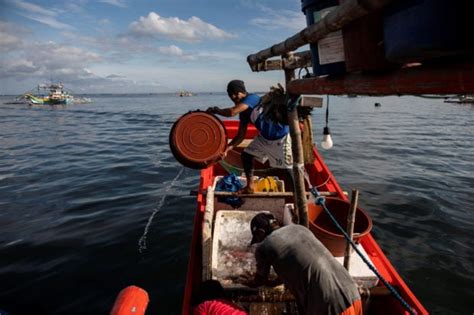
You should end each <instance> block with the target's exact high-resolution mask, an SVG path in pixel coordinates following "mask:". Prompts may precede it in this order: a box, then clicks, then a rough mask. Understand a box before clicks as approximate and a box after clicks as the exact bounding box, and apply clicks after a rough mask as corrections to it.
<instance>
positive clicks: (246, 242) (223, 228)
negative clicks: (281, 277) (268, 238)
mask: <svg viewBox="0 0 474 315" xmlns="http://www.w3.org/2000/svg"><path fill="white" fill-rule="evenodd" d="M260 212H261V211H253V210H246V211H238V210H219V211H218V212H217V213H216V219H215V223H214V233H213V241H212V262H211V266H212V279H214V280H218V281H219V282H220V283H221V284H222V286H223V287H225V288H242V287H244V286H243V285H242V284H241V283H240V281H241V280H242V275H243V274H248V275H254V274H255V272H256V262H255V246H250V241H251V240H252V232H251V231H250V221H251V220H252V218H253V217H254V216H255V215H256V214H258V213H260ZM273 275H274V276H275V277H276V275H275V274H274V272H273ZM239 280H240V281H239Z"/></svg>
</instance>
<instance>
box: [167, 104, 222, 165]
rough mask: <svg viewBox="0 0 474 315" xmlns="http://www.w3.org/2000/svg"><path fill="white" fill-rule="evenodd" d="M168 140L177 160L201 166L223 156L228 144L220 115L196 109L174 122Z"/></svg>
mask: <svg viewBox="0 0 474 315" xmlns="http://www.w3.org/2000/svg"><path fill="white" fill-rule="evenodd" d="M169 141H170V148H171V152H172V153H173V155H174V157H175V158H176V160H178V161H179V162H180V163H181V164H183V165H184V166H187V167H190V168H194V169H202V168H206V167H207V166H208V165H210V164H212V163H214V162H216V161H217V160H218V159H219V158H220V155H221V153H223V152H224V150H225V149H226V147H227V133H226V130H225V127H224V124H223V123H222V121H220V119H219V118H217V117H216V116H214V115H212V114H209V113H206V112H201V111H195V112H189V113H187V114H185V115H183V116H181V117H180V118H179V119H178V120H177V121H176V122H175V123H174V125H173V127H172V128H171V132H170V139H169Z"/></svg>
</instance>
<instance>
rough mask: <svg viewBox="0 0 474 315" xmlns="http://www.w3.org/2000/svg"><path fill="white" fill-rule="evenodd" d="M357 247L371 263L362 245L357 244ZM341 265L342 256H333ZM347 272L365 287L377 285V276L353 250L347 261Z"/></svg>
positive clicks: (342, 261) (342, 262)
mask: <svg viewBox="0 0 474 315" xmlns="http://www.w3.org/2000/svg"><path fill="white" fill-rule="evenodd" d="M357 249H358V250H360V251H361V252H362V254H363V255H364V257H365V258H367V260H368V261H369V262H370V263H371V264H372V265H373V263H372V260H370V257H369V256H368V255H367V252H366V251H365V249H364V248H363V247H362V245H361V244H357ZM334 258H335V259H336V260H337V261H338V262H339V263H340V264H341V265H343V264H344V257H334ZM349 274H350V275H351V276H352V279H354V281H355V282H356V283H357V284H358V285H360V286H362V287H364V288H366V289H370V288H373V287H375V286H377V284H378V282H379V278H378V277H377V276H376V275H375V273H374V272H373V271H372V270H370V268H369V267H368V266H367V265H366V264H365V262H364V261H363V260H362V258H360V256H359V255H358V254H357V253H356V252H355V251H352V254H351V260H350V263H349Z"/></svg>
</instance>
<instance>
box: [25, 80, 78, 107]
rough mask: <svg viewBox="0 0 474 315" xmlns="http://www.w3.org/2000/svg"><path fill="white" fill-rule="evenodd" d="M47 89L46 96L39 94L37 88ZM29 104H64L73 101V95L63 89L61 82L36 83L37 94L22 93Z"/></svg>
mask: <svg viewBox="0 0 474 315" xmlns="http://www.w3.org/2000/svg"><path fill="white" fill-rule="evenodd" d="M40 89H43V90H48V91H49V92H48V95H47V96H39V90H40ZM24 97H25V98H26V99H27V100H28V101H29V103H30V104H31V105H66V104H71V103H73V101H74V97H73V96H72V95H70V94H69V93H68V92H66V91H65V90H64V86H63V84H62V83H57V84H49V85H38V95H36V96H35V95H33V94H32V93H26V94H24Z"/></svg>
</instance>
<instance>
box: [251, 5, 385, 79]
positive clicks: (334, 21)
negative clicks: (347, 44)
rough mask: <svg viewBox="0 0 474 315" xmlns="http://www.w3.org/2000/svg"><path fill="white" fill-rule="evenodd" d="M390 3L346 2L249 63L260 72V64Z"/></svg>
mask: <svg viewBox="0 0 474 315" xmlns="http://www.w3.org/2000/svg"><path fill="white" fill-rule="evenodd" d="M390 2H392V0H346V1H344V3H342V4H340V5H339V6H338V8H336V9H334V10H333V11H331V12H329V13H328V15H326V16H325V17H324V18H323V19H321V21H319V22H318V23H316V24H313V25H310V26H308V27H306V28H305V29H303V30H302V31H300V32H299V33H297V34H295V35H293V36H292V37H289V38H287V39H286V40H285V41H283V42H281V43H278V44H275V45H273V46H272V47H270V48H267V49H264V50H261V51H259V52H258V53H256V54H252V55H249V56H248V57H247V62H248V63H249V65H250V68H252V71H258V70H257V64H258V63H260V62H262V61H264V60H266V59H268V58H271V57H275V56H280V55H284V54H286V53H289V52H291V51H294V50H296V49H298V48H300V47H301V46H304V45H306V44H309V43H316V42H317V41H318V40H320V39H321V38H323V37H325V36H326V35H327V34H329V33H331V32H334V31H337V30H340V29H342V28H343V27H344V26H345V25H347V24H348V23H350V22H352V21H354V20H356V19H358V18H360V17H362V16H365V15H367V14H368V13H369V12H372V11H375V10H378V9H381V8H383V7H384V6H386V5H387V4H388V3H390Z"/></svg>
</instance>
